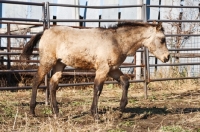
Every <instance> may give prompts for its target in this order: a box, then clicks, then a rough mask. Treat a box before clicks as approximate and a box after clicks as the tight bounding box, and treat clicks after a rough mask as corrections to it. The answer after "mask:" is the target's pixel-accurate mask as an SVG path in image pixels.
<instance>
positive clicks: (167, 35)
mask: <svg viewBox="0 0 200 132" xmlns="http://www.w3.org/2000/svg"><path fill="white" fill-rule="evenodd" d="M184 36H190V37H191V36H192V37H198V36H200V34H165V37H184Z"/></svg>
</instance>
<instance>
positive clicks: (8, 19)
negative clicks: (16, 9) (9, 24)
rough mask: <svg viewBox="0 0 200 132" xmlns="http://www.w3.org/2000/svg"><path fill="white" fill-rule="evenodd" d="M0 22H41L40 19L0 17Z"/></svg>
mask: <svg viewBox="0 0 200 132" xmlns="http://www.w3.org/2000/svg"><path fill="white" fill-rule="evenodd" d="M0 20H6V21H26V22H43V20H42V19H30V18H11V17H10V18H7V17H0Z"/></svg>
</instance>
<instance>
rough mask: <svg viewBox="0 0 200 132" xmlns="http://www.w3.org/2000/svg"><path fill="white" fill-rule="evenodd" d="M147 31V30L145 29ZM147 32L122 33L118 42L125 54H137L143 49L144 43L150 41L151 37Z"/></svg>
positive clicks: (130, 31) (127, 31)
mask: <svg viewBox="0 0 200 132" xmlns="http://www.w3.org/2000/svg"><path fill="white" fill-rule="evenodd" d="M144 29H145V28H144ZM146 32H147V29H146V30H143V29H141V30H134V29H133V30H126V29H124V33H123V32H122V31H120V33H119V34H118V35H119V37H118V42H119V44H120V47H121V48H122V52H123V54H126V55H130V54H135V53H136V51H137V50H138V49H139V48H141V47H143V46H144V45H143V44H144V41H146V39H148V37H149V35H148V34H147V33H146Z"/></svg>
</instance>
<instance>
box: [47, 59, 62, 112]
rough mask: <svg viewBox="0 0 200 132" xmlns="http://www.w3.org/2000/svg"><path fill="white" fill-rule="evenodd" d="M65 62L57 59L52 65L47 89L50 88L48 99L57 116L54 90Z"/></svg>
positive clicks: (57, 110) (57, 109)
mask: <svg viewBox="0 0 200 132" xmlns="http://www.w3.org/2000/svg"><path fill="white" fill-rule="evenodd" d="M65 66H66V65H65V64H63V63H61V62H60V61H57V63H56V65H55V66H54V67H53V75H52V77H51V79H50V84H49V89H50V99H51V106H52V110H53V113H54V114H55V115H56V116H58V113H59V108H58V105H57V101H56V90H57V87H58V83H59V79H60V78H61V77H62V72H63V69H64V68H65Z"/></svg>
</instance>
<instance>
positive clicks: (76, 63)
mask: <svg viewBox="0 0 200 132" xmlns="http://www.w3.org/2000/svg"><path fill="white" fill-rule="evenodd" d="M61 62H62V63H64V64H66V65H67V66H71V67H74V68H78V69H95V65H94V63H95V62H94V61H93V60H92V59H89V58H85V57H84V56H82V57H81V56H80V57H75V56H68V57H67V58H65V59H61Z"/></svg>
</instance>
